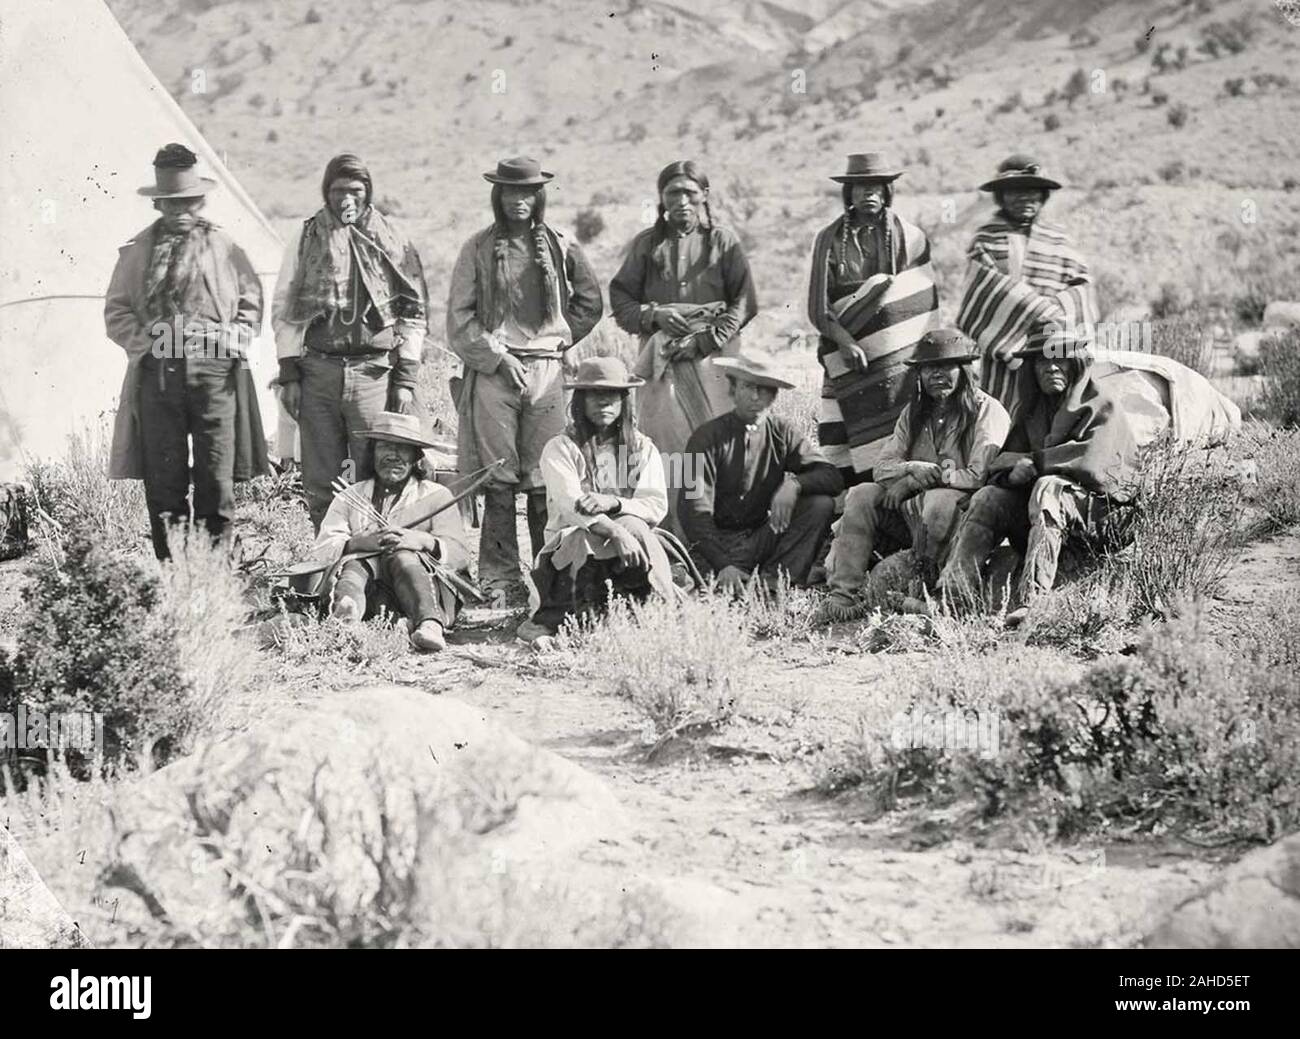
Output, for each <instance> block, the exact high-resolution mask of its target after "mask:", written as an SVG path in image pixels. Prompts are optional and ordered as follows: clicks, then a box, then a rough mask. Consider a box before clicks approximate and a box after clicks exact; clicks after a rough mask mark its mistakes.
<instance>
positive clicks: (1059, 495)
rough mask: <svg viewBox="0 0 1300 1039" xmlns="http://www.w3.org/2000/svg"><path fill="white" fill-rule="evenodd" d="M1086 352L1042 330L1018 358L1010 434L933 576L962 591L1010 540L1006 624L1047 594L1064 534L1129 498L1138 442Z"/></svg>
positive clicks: (1055, 331)
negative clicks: (1016, 568) (1014, 555)
mask: <svg viewBox="0 0 1300 1039" xmlns="http://www.w3.org/2000/svg"><path fill="white" fill-rule="evenodd" d="M1091 348H1092V342H1091V338H1090V337H1088V336H1086V335H1084V334H1080V333H1079V332H1078V331H1077V330H1063V329H1061V328H1060V327H1059V326H1057V325H1054V324H1045V325H1040V326H1038V327H1037V328H1036V329H1035V330H1034V331H1033V332H1032V333H1031V334H1030V337H1029V339H1028V342H1027V345H1026V346H1025V348H1024V349H1023V350H1020V351H1018V352H1017V354H1016V357H1018V358H1020V359H1021V360H1026V361H1028V362H1029V363H1028V364H1026V365H1025V366H1024V369H1023V370H1022V371H1021V378H1022V380H1023V382H1024V387H1023V388H1022V390H1021V392H1020V394H1018V397H1019V400H1020V403H1019V404H1018V405H1017V407H1016V411H1015V414H1014V416H1013V418H1012V424H1011V432H1010V434H1009V435H1008V437H1007V442H1006V445H1005V448H1004V450H1003V451H1002V452H1001V453H1000V454H999V455H998V456H997V458H995V459H994V460H993V462H992V464H991V465H990V467H989V471H990V476H989V483H988V486H986V487H984V488H982V489H981V490H980V491H979V492H978V493H976V495H975V496H974V497H973V498H972V499H971V502H970V505H969V507H968V508H967V510H966V514H965V516H964V517H963V518H962V521H961V526H960V527H959V528H958V530H957V534H956V537H955V538H954V539H953V544H952V549H951V552H950V553H949V557H948V561H947V563H946V565H945V566H944V570H943V576H942V578H941V579H940V586H941V587H942V588H943V589H945V590H947V591H949V592H953V593H958V594H962V595H969V594H970V593H971V592H972V591H973V590H975V589H976V588H977V586H978V581H979V577H980V570H981V568H982V567H983V566H984V564H985V562H986V561H987V560H988V558H989V555H990V554H991V553H992V551H993V549H994V548H996V547H997V546H998V545H999V544H1000V543H1001V541H1002V539H1003V538H1004V537H1009V538H1010V539H1011V543H1012V545H1013V546H1015V547H1016V548H1017V549H1020V550H1022V551H1023V553H1024V568H1023V570H1022V573H1021V579H1020V583H1019V586H1018V588H1017V590H1016V604H1015V606H1014V608H1013V609H1012V611H1011V612H1010V613H1008V615H1007V622H1008V623H1009V624H1018V623H1020V622H1021V621H1023V620H1024V618H1025V616H1026V615H1027V613H1028V610H1029V607H1030V606H1031V605H1032V603H1033V601H1034V599H1036V598H1037V597H1038V596H1040V595H1042V594H1044V593H1046V592H1048V591H1050V590H1051V588H1052V585H1053V583H1054V582H1055V580H1056V568H1057V563H1058V561H1059V557H1060V553H1061V545H1062V541H1063V539H1064V537H1065V533H1066V531H1067V530H1069V529H1070V528H1072V527H1073V528H1080V529H1083V530H1090V531H1093V532H1095V531H1096V530H1097V529H1098V527H1099V525H1100V524H1101V522H1102V521H1103V520H1104V519H1105V516H1106V513H1107V511H1108V510H1109V509H1110V508H1111V506H1113V505H1114V504H1116V503H1122V502H1125V501H1128V500H1129V499H1130V497H1131V495H1132V494H1133V493H1134V489H1135V484H1136V475H1137V465H1138V445H1137V440H1136V439H1135V437H1134V434H1133V429H1132V426H1131V424H1130V422H1129V420H1128V417H1127V416H1126V415H1125V412H1124V408H1123V407H1122V406H1120V403H1119V402H1118V401H1117V399H1116V397H1115V395H1114V394H1113V392H1112V391H1111V390H1110V389H1108V388H1107V387H1106V384H1105V381H1104V380H1099V379H1096V378H1094V377H1093V375H1094V372H1093V360H1092V353H1091Z"/></svg>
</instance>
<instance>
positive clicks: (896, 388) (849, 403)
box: [808, 152, 939, 486]
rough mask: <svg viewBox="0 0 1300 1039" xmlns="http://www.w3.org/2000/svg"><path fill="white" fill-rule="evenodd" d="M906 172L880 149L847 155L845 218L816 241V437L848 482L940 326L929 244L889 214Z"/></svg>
mask: <svg viewBox="0 0 1300 1039" xmlns="http://www.w3.org/2000/svg"><path fill="white" fill-rule="evenodd" d="M902 175H903V171H902V170H900V169H895V168H893V167H892V166H891V165H890V163H889V162H887V161H886V160H885V158H884V156H882V155H880V154H879V153H877V152H864V153H861V154H858V155H850V156H849V158H848V167H847V170H846V172H845V173H843V174H841V175H839V176H833V177H831V180H833V181H836V182H838V183H839V184H841V185H842V186H843V187H842V197H843V201H844V212H843V213H842V214H840V216H839V217H837V218H836V219H835V220H834V221H833V222H832V223H831V224H830V225H829V226H827V227H825V228H823V229H822V231H821V232H820V233H819V234H818V235H817V239H816V241H815V242H814V244H813V257H812V276H811V278H810V285H809V290H808V319H809V321H811V322H812V325H813V327H814V328H815V329H816V330H817V332H818V346H817V359H818V360H819V361H820V362H821V365H822V370H823V371H824V372H825V378H824V380H823V381H822V406H821V421H820V423H819V425H818V428H817V439H818V441H819V442H820V444H821V446H822V450H823V451H825V452H826V456H827V457H828V458H830V460H831V461H832V463H834V464H835V465H836V466H837V467H838V468H839V470H840V475H841V476H843V477H844V482H845V484H846V485H847V486H852V485H853V484H855V483H858V482H860V481H862V480H866V479H870V472H871V468H872V465H873V464H874V463H875V461H876V458H877V456H878V455H879V453H880V451H881V450H882V449H883V448H884V445H885V444H886V443H887V442H888V440H889V436H890V433H891V431H892V430H893V428H894V423H895V422H896V421H897V420H898V416H899V413H900V412H901V411H902V410H903V407H904V405H906V404H907V398H906V396H905V394H904V392H903V391H904V384H905V383H906V381H907V372H908V369H907V364H906V362H907V360H908V358H910V357H911V356H912V353H913V351H914V350H915V349H916V344H917V343H918V342H919V341H920V339H921V336H922V335H924V334H925V333H926V332H927V331H929V330H930V329H931V328H935V327H937V326H938V324H939V293H938V289H937V288H936V287H935V281H934V271H933V270H932V268H931V265H930V240H929V239H928V238H927V237H926V235H925V232H924V231H922V230H921V229H920V228H919V227H917V226H916V225H914V224H912V223H910V222H909V221H907V220H904V219H903V218H902V217H900V216H899V215H898V214H897V213H895V212H894V210H893V204H894V181H895V180H897V179H898V178H899V177H901V176H902Z"/></svg>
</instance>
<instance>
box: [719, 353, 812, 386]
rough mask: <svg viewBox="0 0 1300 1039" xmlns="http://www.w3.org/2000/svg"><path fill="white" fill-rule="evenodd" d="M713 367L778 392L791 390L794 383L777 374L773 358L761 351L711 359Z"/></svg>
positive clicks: (777, 369) (777, 370) (776, 366)
mask: <svg viewBox="0 0 1300 1039" xmlns="http://www.w3.org/2000/svg"><path fill="white" fill-rule="evenodd" d="M711 360H712V362H713V366H714V367H715V368H721V369H722V371H723V372H724V373H725V374H727V375H734V376H736V377H737V378H740V379H745V380H747V381H749V382H752V383H754V384H756V385H758V386H771V387H774V388H775V389H779V390H792V389H794V383H792V382H790V381H789V380H788V379H783V378H782V377H781V376H780V375H779V374H777V373H778V372H779V371H780V370H781V368H780V366H779V365H778V364H777V363H776V360H775V358H773V357H772V356H771V355H770V354H766V353H763V352H762V351H761V350H741V351H740V352H739V353H738V354H736V355H735V356H734V357H713V358H712V359H711Z"/></svg>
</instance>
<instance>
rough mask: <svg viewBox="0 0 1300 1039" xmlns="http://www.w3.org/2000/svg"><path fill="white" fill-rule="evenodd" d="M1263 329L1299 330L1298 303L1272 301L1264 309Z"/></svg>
mask: <svg viewBox="0 0 1300 1039" xmlns="http://www.w3.org/2000/svg"><path fill="white" fill-rule="evenodd" d="M1264 327H1265V328H1300V303H1296V302H1292V301H1289V300H1274V301H1273V302H1272V303H1270V304H1269V305H1268V306H1266V307H1265V308H1264Z"/></svg>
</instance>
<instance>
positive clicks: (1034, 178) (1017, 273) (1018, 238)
mask: <svg viewBox="0 0 1300 1039" xmlns="http://www.w3.org/2000/svg"><path fill="white" fill-rule="evenodd" d="M1060 187H1061V184H1060V182H1059V181H1056V180H1053V179H1052V178H1051V177H1049V176H1047V175H1046V174H1045V173H1043V170H1042V166H1041V165H1040V163H1039V162H1038V160H1036V159H1034V158H1033V157H1032V156H1029V155H1023V154H1017V155H1012V156H1009V157H1008V158H1006V159H1004V160H1002V162H1001V163H1000V164H999V166H998V170H997V174H996V175H995V176H994V177H993V178H992V179H991V180H988V181H985V182H984V183H983V184H981V185H980V190H981V191H987V192H989V193H990V194H992V196H993V200H994V202H995V203H996V204H997V207H998V210H997V214H996V216H995V217H994V219H993V220H992V221H991V222H990V223H987V224H985V225H984V226H982V227H981V228H980V229H979V230H978V231H976V232H975V237H974V239H972V241H971V244H970V248H969V249H968V250H967V253H966V257H967V260H968V261H969V264H968V267H967V273H966V285H965V289H964V290H963V293H962V301H961V307H960V309H959V310H958V314H957V324H958V326H959V327H960V328H961V330H962V331H963V332H965V333H966V334H967V335H969V336H970V337H971V338H972V339H974V340H975V342H976V343H977V344H978V346H979V349H980V358H981V365H980V369H981V370H980V382H981V385H982V386H983V387H984V389H985V390H987V391H988V392H989V393H991V394H993V396H995V397H997V398H998V399H999V400H1000V401H1002V403H1003V405H1004V406H1005V407H1006V408H1007V410H1008V411H1011V412H1014V411H1015V405H1016V398H1017V394H1018V392H1019V386H1020V383H1021V380H1020V378H1019V373H1018V369H1019V368H1020V364H1021V362H1020V359H1019V358H1017V357H1016V356H1015V354H1016V352H1017V351H1019V350H1021V349H1022V348H1023V347H1024V345H1025V342H1026V340H1027V337H1028V334H1029V332H1030V330H1031V328H1032V327H1033V326H1034V325H1035V324H1037V323H1040V322H1044V321H1054V322H1056V323H1057V324H1059V325H1062V326H1068V327H1074V326H1077V327H1079V328H1080V329H1081V330H1083V331H1084V332H1088V331H1089V330H1090V329H1091V327H1092V325H1094V324H1095V323H1096V321H1097V319H1098V307H1097V298H1096V292H1095V288H1094V286H1093V283H1092V275H1091V273H1090V271H1089V269H1088V262H1087V260H1086V259H1084V257H1083V255H1082V254H1081V253H1080V252H1079V251H1078V250H1077V249H1076V248H1075V247H1074V245H1073V244H1071V242H1070V239H1069V237H1068V236H1067V235H1066V233H1065V231H1064V230H1063V229H1062V228H1060V227H1058V226H1056V225H1055V224H1050V223H1048V222H1047V221H1045V220H1042V219H1041V218H1040V214H1041V213H1042V210H1043V207H1044V206H1045V205H1046V204H1047V200H1048V199H1049V198H1050V196H1051V193H1052V192H1053V191H1057V190H1059V189H1060Z"/></svg>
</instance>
